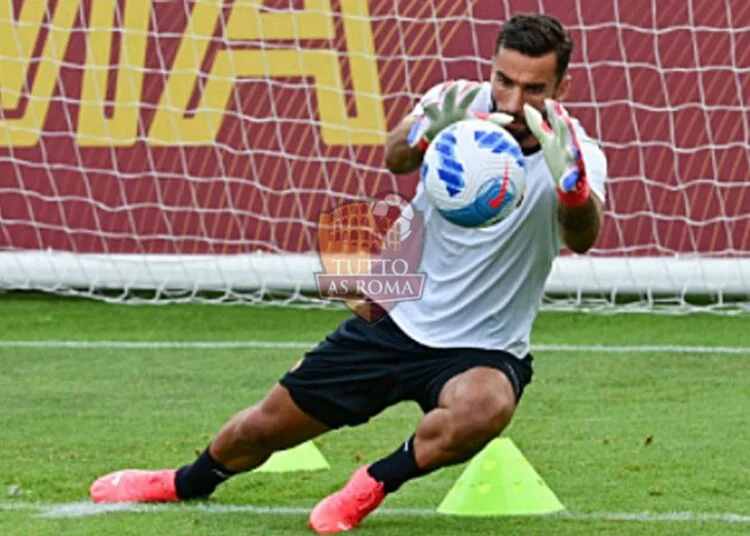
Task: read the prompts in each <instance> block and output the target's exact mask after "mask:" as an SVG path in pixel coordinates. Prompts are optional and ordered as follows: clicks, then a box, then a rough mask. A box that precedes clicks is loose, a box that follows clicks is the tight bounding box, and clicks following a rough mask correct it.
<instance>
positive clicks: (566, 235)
mask: <svg viewBox="0 0 750 536" xmlns="http://www.w3.org/2000/svg"><path fill="white" fill-rule="evenodd" d="M557 221H558V222H559V225H560V232H561V233H562V238H563V242H565V245H566V246H568V248H569V249H570V250H571V251H573V252H575V253H586V252H587V251H588V250H589V249H591V246H593V245H594V242H596V239H597V237H598V236H599V229H600V228H601V222H602V214H601V204H600V203H599V201H597V199H596V197H595V196H594V195H591V196H590V197H589V199H588V201H587V202H586V203H585V204H583V205H581V206H580V207H576V208H567V207H565V206H563V205H562V204H561V205H559V206H558V209H557Z"/></svg>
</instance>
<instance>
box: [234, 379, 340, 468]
mask: <svg viewBox="0 0 750 536" xmlns="http://www.w3.org/2000/svg"><path fill="white" fill-rule="evenodd" d="M238 417H239V418H237V419H236V420H235V423H234V427H233V436H234V440H235V442H236V443H237V444H238V445H246V446H248V447H252V448H253V449H254V450H256V451H267V452H269V453H270V452H274V451H277V450H283V449H286V448H290V447H293V446H295V445H297V444H299V443H300V442H302V441H304V440H306V439H308V438H310V437H315V436H316V435H319V434H321V433H323V432H325V431H326V427H325V426H324V425H322V424H321V423H319V422H317V421H315V420H314V419H313V418H312V417H309V416H308V415H306V414H304V413H303V412H302V411H301V410H300V409H299V408H298V407H297V405H296V404H295V403H294V402H293V401H292V399H291V397H290V396H289V393H288V391H287V390H286V389H285V388H283V387H281V386H276V387H275V388H274V389H273V390H272V391H271V392H270V393H269V394H268V396H266V398H264V399H263V400H262V401H261V402H260V403H258V404H257V405H255V406H253V407H250V408H248V409H247V410H245V411H243V412H241V413H240V414H239V416H238Z"/></svg>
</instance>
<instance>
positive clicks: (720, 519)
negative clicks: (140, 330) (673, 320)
mask: <svg viewBox="0 0 750 536" xmlns="http://www.w3.org/2000/svg"><path fill="white" fill-rule="evenodd" d="M2 510H14V511H18V510H23V511H29V512H34V513H35V514H36V516H37V517H45V518H74V517H88V516H95V515H101V514H107V513H111V512H126V513H127V512H132V513H158V512H190V513H207V514H250V515H268V516H306V515H308V514H309V512H310V508H307V507H287V506H253V505H231V504H210V503H195V504H177V505H172V504H134V503H129V504H94V503H92V502H86V501H82V502H74V503H60V504H35V503H27V502H4V503H0V511H2ZM374 514H375V515H387V516H402V517H405V516H412V517H420V516H421V517H438V516H442V514H439V513H438V512H436V511H435V510H431V509H428V508H381V509H379V510H376V511H375V513H374ZM545 517H550V518H553V519H573V520H583V521H639V522H646V523H649V522H684V523H705V522H715V523H747V524H750V515H747V514H734V513H709V512H588V513H584V512H568V511H562V512H558V513H554V514H547V515H545Z"/></svg>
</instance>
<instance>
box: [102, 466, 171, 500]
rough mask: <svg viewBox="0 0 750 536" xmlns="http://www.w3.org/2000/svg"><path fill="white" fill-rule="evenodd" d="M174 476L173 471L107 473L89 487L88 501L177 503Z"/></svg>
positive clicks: (133, 470)
mask: <svg viewBox="0 0 750 536" xmlns="http://www.w3.org/2000/svg"><path fill="white" fill-rule="evenodd" d="M176 473H177V471H176V470H174V469H164V470H161V471H141V470H137V469H127V470H125V471H117V472H115V473H110V474H108V475H105V476H103V477H101V478H99V479H98V480H97V481H96V482H94V483H93V484H91V489H90V492H91V498H92V499H93V500H94V502H97V503H122V502H170V501H177V500H179V498H178V497H177V491H176V490H175V484H174V479H175V474H176Z"/></svg>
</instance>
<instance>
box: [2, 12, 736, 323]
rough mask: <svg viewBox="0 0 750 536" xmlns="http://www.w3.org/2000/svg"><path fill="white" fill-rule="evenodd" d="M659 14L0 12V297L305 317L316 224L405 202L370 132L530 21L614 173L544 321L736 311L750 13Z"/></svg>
mask: <svg viewBox="0 0 750 536" xmlns="http://www.w3.org/2000/svg"><path fill="white" fill-rule="evenodd" d="M679 4H680V5H675V4H674V3H664V2H655V1H653V0H632V1H629V2H623V1H622V0H615V1H613V2H604V3H602V2H586V1H583V0H570V1H565V2H559V1H552V0H534V1H530V0H518V1H516V0H513V1H504V2H498V1H497V0H461V1H458V2H443V1H442V0H425V1H423V2H399V1H397V0H383V1H380V0H378V1H373V0H369V1H367V0H294V1H292V0H265V1H261V0H176V1H173V2H163V1H160V0H139V1H134V0H95V1H94V0H64V1H63V0H25V1H22V2H0V31H2V32H3V35H4V38H3V39H2V40H0V104H1V105H2V113H1V114H0V191H1V192H2V196H1V197H0V288H3V289H35V290H43V291H48V292H59V293H67V294H71V293H72V294H77V295H84V296H91V297H100V298H106V299H116V300H128V299H133V298H132V296H133V295H134V291H139V292H140V291H148V292H150V295H151V298H150V299H152V300H174V299H187V300H189V299H201V298H200V296H201V294H202V293H203V292H210V293H212V296H218V297H216V298H211V299H216V300H221V299H225V300H226V299H229V300H245V301H260V300H272V301H276V302H278V303H290V302H307V303H314V302H316V297H315V296H316V292H317V288H316V286H315V281H316V280H315V273H316V272H319V271H320V270H321V269H322V267H321V261H320V259H319V257H318V255H317V253H316V251H317V240H318V234H317V233H318V231H319V228H320V225H319V217H320V214H321V213H322V212H324V211H326V210H331V209H332V208H333V207H335V206H337V205H341V204H343V203H347V202H354V201H357V200H361V199H368V198H372V197H375V196H377V195H379V194H381V193H383V192H397V193H399V194H401V196H403V197H405V198H407V199H408V198H409V197H410V196H411V195H413V193H414V189H415V187H416V182H417V177H416V176H415V175H409V176H400V177H396V176H394V175H392V174H390V173H389V172H387V170H386V169H385V166H384V162H383V143H384V140H385V134H386V132H387V131H388V129H390V128H392V127H393V126H395V125H396V124H397V123H398V121H399V120H400V119H401V117H403V115H404V114H405V113H407V111H408V110H409V109H410V108H411V106H412V105H413V104H414V102H415V100H416V99H417V98H418V97H419V96H420V95H421V94H422V93H423V92H424V91H426V90H427V89H428V88H429V87H431V86H432V85H433V84H435V83H437V82H439V81H442V80H445V79H456V78H469V79H488V77H489V76H490V58H491V56H492V52H493V50H492V49H493V46H494V42H495V37H496V33H497V30H498V28H499V25H500V23H501V22H502V20H503V19H505V18H506V17H507V16H509V15H512V14H515V13H520V12H527V11H543V12H547V13H550V14H552V15H555V16H557V17H558V18H560V19H561V20H562V21H563V23H564V24H566V26H567V27H568V28H569V29H570V30H571V32H572V34H573V37H574V39H575V41H576V48H575V52H574V55H573V58H572V62H571V66H570V73H571V75H572V77H573V84H572V89H571V92H570V94H569V95H568V97H567V99H566V105H567V107H568V109H569V110H570V112H571V114H572V115H574V116H575V117H577V118H579V120H580V121H581V122H582V123H583V125H584V126H585V128H586V129H587V130H588V132H589V133H590V134H591V135H592V136H593V137H595V138H597V139H599V140H600V142H601V145H602V147H603V149H604V151H605V152H606V154H607V156H608V160H609V174H610V180H609V183H608V187H607V196H608V199H607V204H606V214H605V220H606V221H605V226H604V228H603V230H602V235H601V238H600V240H599V241H598V242H597V244H596V246H595V248H594V249H593V250H592V251H591V252H590V254H589V255H586V256H575V255H569V254H564V255H562V256H561V257H560V258H559V259H558V260H557V261H556V262H555V265H554V267H553V270H552V274H551V276H550V279H549V281H548V283H547V290H548V298H547V299H546V300H545V304H544V305H545V307H547V308H569V307H579V308H580V307H596V308H605V309H612V308H613V307H614V306H615V305H616V304H617V302H618V299H619V298H620V297H622V296H635V297H636V303H635V304H632V303H631V304H630V305H629V306H627V307H623V308H622V310H644V311H650V310H655V309H658V308H659V307H660V306H662V305H669V306H671V307H673V308H676V309H677V310H693V309H694V308H695V307H696V306H695V305H692V304H691V302H690V300H689V299H688V298H689V297H690V296H693V295H697V296H703V297H708V298H709V299H710V300H709V301H710V303H709V304H708V305H706V306H704V308H709V309H721V308H722V307H723V306H724V305H725V304H726V303H727V302H729V301H733V300H738V301H737V302H736V303H737V305H739V307H740V308H743V307H746V304H747V303H748V302H750V147H749V146H748V143H749V141H748V140H750V119H749V118H750V93H748V87H750V54H748V53H747V51H748V50H750V47H749V46H748V45H750V40H749V38H748V32H747V28H748V27H749V26H750V8H748V7H747V3H746V2H744V1H742V0H725V1H723V2H684V3H679ZM113 290H114V291H116V292H115V293H114V294H113V293H112V292H111V291H113ZM112 296H115V297H114V298H113V297H112ZM613 310H617V308H616V307H615V308H614V309H613Z"/></svg>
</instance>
